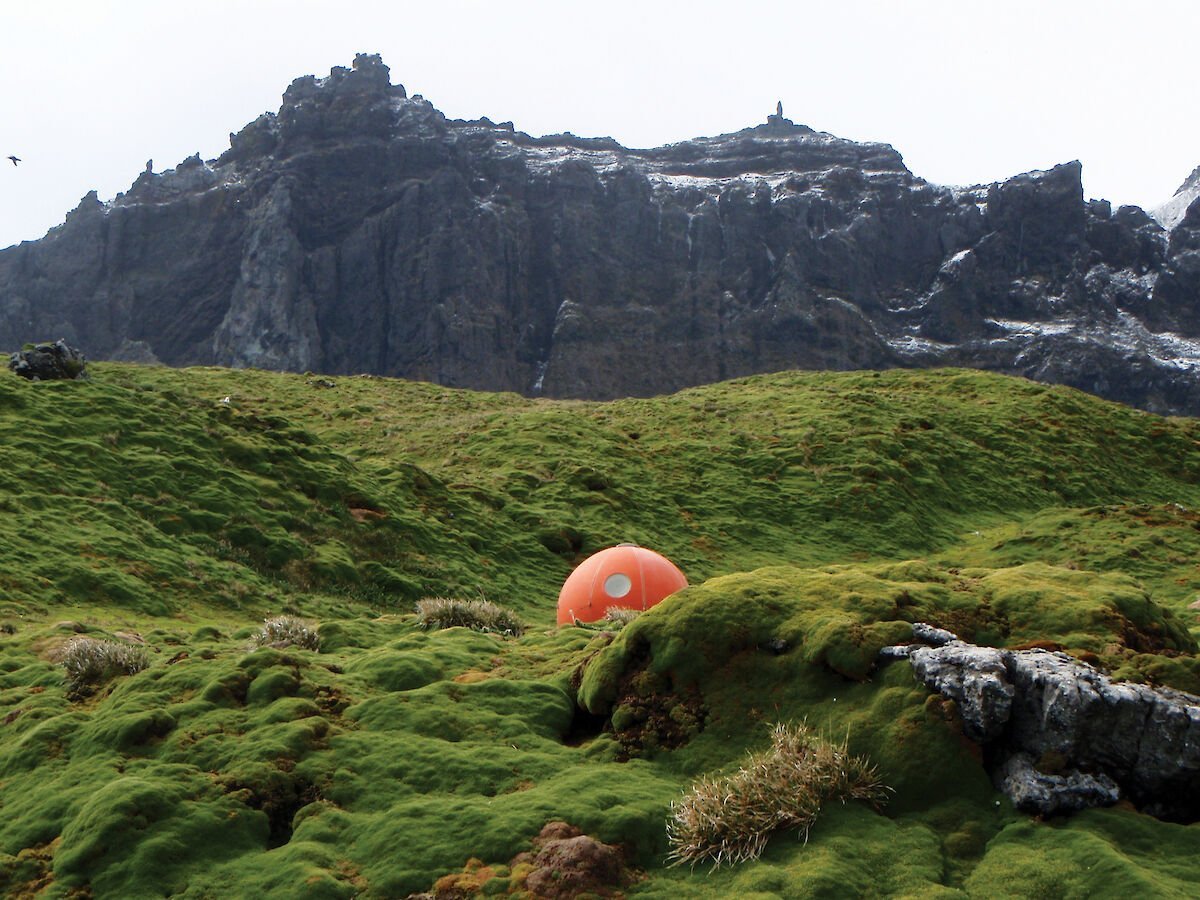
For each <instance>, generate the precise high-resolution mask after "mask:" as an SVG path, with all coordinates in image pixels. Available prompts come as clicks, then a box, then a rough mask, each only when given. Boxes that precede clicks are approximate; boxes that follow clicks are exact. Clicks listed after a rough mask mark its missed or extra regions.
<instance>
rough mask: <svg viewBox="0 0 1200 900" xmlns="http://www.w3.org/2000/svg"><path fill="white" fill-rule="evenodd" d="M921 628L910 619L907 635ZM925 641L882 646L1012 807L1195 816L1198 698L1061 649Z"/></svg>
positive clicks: (1199, 784) (1199, 762) (1199, 787)
mask: <svg viewBox="0 0 1200 900" xmlns="http://www.w3.org/2000/svg"><path fill="white" fill-rule="evenodd" d="M925 628H928V626H922V625H917V626H914V629H913V630H914V636H915V637H917V638H918V640H921V639H923V636H922V631H921V629H925ZM943 634H944V633H943ZM937 640H938V641H939V643H940V646H936V647H925V646H919V645H909V646H904V647H891V648H887V651H888V652H886V653H885V654H884V655H885V656H887V657H891V658H894V657H896V656H906V657H907V658H908V659H909V661H910V663H911V664H912V667H913V672H914V673H915V674H916V676H917V678H918V679H919V680H921V681H922V682H924V683H925V685H926V686H928V687H929V688H931V689H932V690H935V691H937V692H938V693H940V694H942V695H943V696H946V697H949V698H951V699H953V700H954V701H955V703H956V705H957V706H958V709H959V712H960V714H961V716H962V721H963V731H964V733H965V734H966V735H967V736H968V737H970V738H972V739H973V740H975V741H978V742H980V743H983V744H984V745H985V746H986V747H987V750H988V752H987V756H988V758H989V759H990V760H991V762H992V774H993V777H994V778H995V780H996V784H997V787H999V788H1000V789H1001V790H1003V791H1004V792H1005V793H1006V794H1007V795H1008V796H1009V797H1010V798H1011V799H1012V801H1013V803H1014V804H1015V805H1016V806H1017V807H1018V808H1020V809H1024V810H1027V811H1031V812H1038V813H1041V814H1044V815H1048V814H1053V813H1058V812H1067V811H1071V810H1077V809H1083V808H1086V807H1089V806H1100V805H1108V804H1111V803H1115V802H1116V801H1117V800H1118V799H1119V798H1121V797H1125V798H1128V799H1130V800H1132V801H1133V802H1134V803H1136V804H1137V805H1138V806H1139V807H1140V808H1141V809H1142V810H1143V811H1145V812H1148V813H1150V814H1152V815H1156V816H1161V817H1164V818H1169V819H1173V820H1178V821H1183V822H1194V821H1196V820H1198V819H1200V697H1194V696H1192V695H1191V694H1185V693H1183V692H1181V691H1174V690H1169V689H1165V688H1163V689H1154V688H1150V687H1147V686H1145V685H1141V684H1130V683H1124V682H1114V681H1112V680H1110V679H1109V678H1108V676H1106V675H1103V674H1101V673H1100V672H1098V671H1096V670H1095V669H1094V668H1092V667H1091V666H1089V665H1087V664H1085V663H1082V662H1080V661H1079V660H1077V659H1074V658H1073V657H1071V656H1068V655H1067V654H1065V653H1051V652H1047V651H1045V650H996V649H993V648H990V647H977V646H975V645H973V644H968V643H965V642H963V641H959V640H951V641H948V642H947V641H944V640H943V638H942V637H941V636H939V637H938V638H937Z"/></svg>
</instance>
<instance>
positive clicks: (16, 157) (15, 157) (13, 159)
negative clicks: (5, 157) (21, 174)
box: [9, 156, 21, 166]
mask: <svg viewBox="0 0 1200 900" xmlns="http://www.w3.org/2000/svg"><path fill="white" fill-rule="evenodd" d="M9 159H11V160H12V164H13V165H14V166H15V165H16V164H17V163H19V162H20V161H21V157H19V156H10V157H9Z"/></svg>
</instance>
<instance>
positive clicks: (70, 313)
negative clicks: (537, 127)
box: [0, 55, 1200, 413]
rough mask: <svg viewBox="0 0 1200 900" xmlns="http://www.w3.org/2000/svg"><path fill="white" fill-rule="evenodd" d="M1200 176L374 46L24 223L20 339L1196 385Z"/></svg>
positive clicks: (283, 356)
mask: <svg viewBox="0 0 1200 900" xmlns="http://www.w3.org/2000/svg"><path fill="white" fill-rule="evenodd" d="M1197 298H1200V206H1196V207H1188V208H1186V209H1185V210H1184V211H1183V212H1182V213H1180V214H1179V215H1178V217H1177V223H1176V224H1175V225H1174V227H1173V228H1172V229H1171V230H1169V231H1168V230H1167V229H1165V228H1164V227H1163V226H1162V225H1160V224H1159V222H1157V221H1156V220H1154V219H1153V218H1151V217H1150V216H1149V215H1147V214H1146V213H1145V212H1143V211H1142V210H1141V209H1138V208H1136V207H1122V208H1121V209H1118V210H1116V211H1113V210H1112V209H1111V208H1110V206H1109V204H1107V203H1105V202H1103V201H1092V202H1086V201H1085V200H1084V196H1083V191H1082V188H1081V184H1080V166H1079V164H1078V163H1074V162H1072V163H1066V164H1064V165H1061V166H1057V167H1055V168H1053V169H1050V170H1048V171H1044V172H1031V173H1028V174H1024V175H1019V176H1017V177H1015V178H1012V179H1010V180H1008V181H1005V182H1002V183H997V184H991V185H983V186H977V187H969V188H952V187H943V186H938V185H933V184H929V183H928V182H925V181H923V180H922V179H920V178H918V177H916V176H915V175H913V174H912V173H911V172H910V171H909V170H908V169H907V168H906V167H905V165H904V162H903V160H902V159H901V157H900V154H898V153H897V152H896V151H895V150H893V149H892V148H891V147H889V146H887V145H882V144H859V143H854V142H851V141H847V140H842V139H840V138H837V137H833V136H831V135H828V134H823V133H820V132H815V131H813V130H812V129H810V128H807V127H805V126H803V125H796V124H794V123H792V122H791V121H790V120H788V119H785V118H783V116H782V115H775V116H771V117H769V119H768V121H767V122H766V123H765V124H762V125H759V126H756V127H753V128H747V129H744V130H742V131H738V132H735V133H732V134H726V135H721V136H719V137H712V138H699V139H696V140H692V141H685V142H683V143H679V144H672V145H669V146H666V147H660V148H656V149H652V150H629V149H626V148H624V147H621V146H620V145H618V144H617V143H616V142H614V141H612V140H610V139H607V138H595V139H584V138H577V137H574V136H572V135H570V134H564V135H554V136H549V137H541V138H535V137H530V136H529V135H526V134H523V133H521V132H518V131H515V130H514V129H513V127H512V125H511V124H509V123H504V124H499V125H497V124H494V123H492V122H491V121H489V120H487V119H481V120H478V121H455V120H448V119H447V118H445V117H444V116H443V115H442V114H441V113H439V112H438V111H437V110H436V109H434V107H433V106H432V105H431V104H430V103H428V102H427V101H425V100H423V99H421V98H420V97H419V96H416V97H408V96H407V95H406V92H405V90H404V88H403V87H402V86H400V85H392V84H391V81H390V77H389V71H388V68H387V66H385V65H384V64H383V62H382V61H381V60H380V59H379V58H378V57H376V56H366V55H360V56H359V57H357V58H356V59H355V61H354V65H353V68H350V69H346V68H340V67H339V68H335V69H334V70H333V71H332V72H331V73H330V75H329V76H328V77H327V78H321V79H317V78H314V77H311V76H309V77H305V78H300V79H298V80H297V81H295V82H293V83H292V85H291V86H290V87H289V88H288V89H287V91H286V92H285V94H284V96H283V104H282V106H281V108H280V110H279V112H278V113H276V114H266V115H263V116H261V117H259V118H258V119H256V120H255V121H254V122H252V123H250V124H249V125H247V126H246V127H245V128H244V129H242V130H241V131H240V132H239V133H237V134H234V135H231V136H230V148H229V150H228V151H226V152H225V153H224V154H222V155H221V156H220V157H219V158H218V159H216V160H210V161H207V162H206V161H203V160H201V159H200V158H199V157H198V156H196V157H192V158H190V159H187V160H185V161H184V162H182V163H180V164H179V165H178V166H177V167H176V168H174V169H172V170H169V171H166V172H163V173H161V174H156V173H154V172H153V171H152V170H151V168H150V167H149V166H148V167H147V171H146V172H144V173H143V174H142V175H141V176H139V177H138V179H137V180H136V181H135V182H134V184H133V185H132V187H131V188H130V190H129V191H128V192H127V193H125V194H122V195H119V196H118V197H117V198H116V199H114V200H112V201H110V202H101V201H100V200H99V199H98V198H97V197H96V195H95V194H94V193H93V194H89V195H88V196H87V197H85V198H84V199H83V201H82V202H81V203H80V204H79V206H78V208H76V209H75V210H74V211H73V212H71V213H70V214H69V215H68V217H67V220H66V222H65V223H64V224H63V225H62V226H59V227H58V228H55V229H53V230H52V231H51V232H50V233H49V234H47V235H46V237H45V238H43V239H42V240H40V241H35V242H29V243H25V244H21V245H19V246H17V247H13V248H10V249H8V250H5V251H2V252H0V349H2V348H6V347H7V348H8V349H15V348H16V347H17V346H19V345H20V344H22V343H23V342H25V341H29V340H40V339H53V338H66V339H67V340H68V341H69V342H70V343H73V344H78V345H80V346H81V347H83V348H84V349H85V350H86V351H87V353H88V354H89V356H90V357H93V358H106V357H107V358H137V359H143V360H152V359H158V360H160V361H162V362H164V363H168V364H172V365H185V364H198V363H210V364H220V365H230V366H258V367H265V368H281V369H296V370H314V371H322V372H328V373H349V372H373V373H378V374H384V375H394V376H403V377H407V378H418V379H428V380H432V381H437V382H440V383H443V384H447V385H456V386H467V387H478V388H490V389H506V390H514V391H520V392H522V393H527V394H538V393H542V394H545V395H550V396H575V397H592V398H606V397H613V396H617V395H626V394H633V395H639V394H654V393H659V392H664V391H671V390H674V389H678V388H681V387H685V386H688V385H694V384H699V383H703V382H709V381H715V380H719V379H724V378H728V377H733V376H737V375H742V374H748V373H752V372H763V371H771V370H780V369H789V368H822V369H823V368H830V369H851V368H864V367H866V368H875V367H890V366H933V365H963V366H975V367H980V368H986V369H992V370H996V371H1004V372H1013V373H1020V374H1025V375H1028V376H1030V377H1033V378H1037V379H1041V380H1044V381H1052V382H1062V383H1066V384H1071V385H1074V386H1077V387H1080V388H1083V389H1085V390H1088V391H1092V392H1095V393H1098V394H1101V395H1103V396H1106V397H1110V398H1113V399H1117V400H1121V401H1124V402H1128V403H1132V404H1136V405H1139V406H1142V407H1145V408H1148V409H1153V410H1157V411H1164V412H1187V413H1200V305H1198V304H1197V303H1196V300H1197Z"/></svg>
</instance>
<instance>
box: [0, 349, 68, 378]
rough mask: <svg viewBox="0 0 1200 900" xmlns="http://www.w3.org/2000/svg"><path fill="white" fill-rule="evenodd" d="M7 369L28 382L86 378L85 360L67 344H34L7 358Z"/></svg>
mask: <svg viewBox="0 0 1200 900" xmlns="http://www.w3.org/2000/svg"><path fill="white" fill-rule="evenodd" d="M8 367H9V368H10V369H11V370H12V371H14V372H16V373H17V374H18V375H20V376H21V377H22V378H28V379H29V380H30V381H57V380H60V379H84V378H87V358H86V357H85V356H84V355H83V354H82V353H80V352H79V351H78V350H76V349H75V348H74V347H71V346H69V345H68V344H67V342H66V341H55V342H54V343H53V344H49V343H47V344H34V345H32V346H30V347H26V348H25V349H23V350H18V351H17V352H16V353H13V354H12V355H11V356H9V358H8Z"/></svg>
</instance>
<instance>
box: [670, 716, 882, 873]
mask: <svg viewBox="0 0 1200 900" xmlns="http://www.w3.org/2000/svg"><path fill="white" fill-rule="evenodd" d="M888 792H889V788H887V787H886V786H884V784H883V783H882V782H881V781H880V780H879V776H878V773H877V772H876V771H875V768H874V766H872V765H870V764H869V763H868V762H867V761H866V760H865V759H864V758H862V757H858V756H851V755H850V754H849V753H848V752H847V750H846V742H845V741H842V742H840V743H835V742H834V741H830V740H827V739H825V738H822V737H821V736H820V735H818V734H816V733H815V732H813V731H812V730H811V729H810V728H809V727H808V725H806V724H805V723H800V724H797V725H785V724H782V723H780V724H777V725H776V726H775V727H774V729H773V731H772V733H771V746H770V748H769V749H767V750H765V751H762V752H759V753H753V754H751V755H750V757H749V759H748V760H747V761H746V764H745V765H743V766H742V768H740V769H739V770H738V771H737V772H735V773H734V774H732V775H727V776H721V777H718V778H710V777H704V778H701V779H700V780H699V781H698V782H696V783H695V784H694V785H693V786H692V788H691V791H690V792H688V793H687V794H685V795H684V797H683V799H682V800H679V801H677V802H675V803H672V804H671V816H670V818H669V819H668V820H667V839H668V841H669V842H670V844H671V852H670V854H669V855H668V859H669V860H670V861H671V865H681V864H683V863H689V864H691V865H693V866H694V865H695V864H696V863H698V862H701V861H703V860H712V863H713V868H714V869H715V868H719V867H720V866H722V865H732V864H735V863H740V862H745V861H746V860H750V859H757V858H758V857H759V856H760V855H761V854H762V852H763V849H764V848H765V847H766V845H767V841H768V839H769V838H770V837H771V835H772V834H773V833H774V832H776V831H778V830H780V829H784V828H796V829H799V831H800V835H801V837H802V838H803V839H804V840H805V841H807V840H808V832H809V829H811V828H812V826H813V823H814V822H816V820H817V815H818V813H820V811H821V804H822V803H824V802H826V801H828V800H841V801H842V802H843V803H844V802H846V800H866V801H868V802H870V803H872V804H876V805H878V804H880V803H882V802H883V801H884V800H885V799H886V797H887V794H888Z"/></svg>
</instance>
